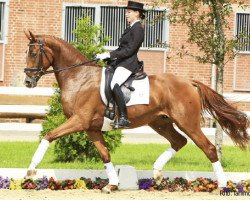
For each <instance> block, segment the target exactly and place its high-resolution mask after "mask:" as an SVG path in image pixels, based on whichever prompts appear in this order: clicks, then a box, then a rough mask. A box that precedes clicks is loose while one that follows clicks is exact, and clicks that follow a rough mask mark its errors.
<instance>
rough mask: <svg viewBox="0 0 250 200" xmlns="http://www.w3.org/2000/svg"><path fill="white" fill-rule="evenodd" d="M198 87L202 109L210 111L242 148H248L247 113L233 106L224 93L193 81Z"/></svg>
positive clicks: (249, 139)
mask: <svg viewBox="0 0 250 200" xmlns="http://www.w3.org/2000/svg"><path fill="white" fill-rule="evenodd" d="M192 84H193V85H194V86H196V87H197V88H198V91H199V94H200V97H201V101H202V109H203V110H205V111H207V112H208V113H210V114H211V115H212V116H213V117H214V118H215V119H216V120H217V121H218V122H219V124H220V125H221V127H222V129H223V130H224V131H225V132H226V134H228V135H229V136H230V138H231V139H232V140H233V142H234V143H235V144H236V145H238V146H239V147H240V148H241V149H246V147H247V146H248V144H249V141H250V137H249V135H248V134H247V128H248V126H249V124H250V123H249V120H248V118H247V115H246V114H245V113H243V112H241V111H239V110H237V109H236V108H234V107H233V106H231V105H230V104H229V103H228V102H226V100H225V99H224V98H223V96H222V95H220V94H218V93H217V92H215V91H214V90H212V89H211V88H209V87H208V86H206V85H204V84H203V83H201V82H199V81H195V80H194V81H192Z"/></svg>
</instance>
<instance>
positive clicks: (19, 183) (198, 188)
mask: <svg viewBox="0 0 250 200" xmlns="http://www.w3.org/2000/svg"><path fill="white" fill-rule="evenodd" d="M107 183H108V180H107V179H101V178H96V180H94V181H92V180H91V179H86V178H80V179H76V180H63V181H57V180H54V178H52V177H51V178H49V179H48V178H47V177H45V176H44V177H43V178H39V179H36V180H33V179H9V178H8V177H7V178H3V177H1V176H0V189H10V190H18V189H34V190H44V189H51V190H69V189H102V188H103V187H104V186H105V185H107ZM138 187H139V189H140V190H148V191H155V190H167V191H169V192H175V191H181V192H184V191H194V192H212V191H213V190H215V189H217V181H213V180H211V179H208V178H197V179H196V180H194V181H188V180H186V179H184V178H179V177H177V178H175V179H174V180H170V179H169V178H165V179H163V180H162V182H161V184H160V185H158V186H157V185H155V183H154V181H153V179H141V180H139V183H138ZM223 191H225V192H250V180H246V181H241V182H240V183H233V182H232V181H228V183H227V187H225V188H224V189H223Z"/></svg>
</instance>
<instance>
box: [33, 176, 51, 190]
mask: <svg viewBox="0 0 250 200" xmlns="http://www.w3.org/2000/svg"><path fill="white" fill-rule="evenodd" d="M48 185H49V180H48V178H47V177H46V176H44V177H43V178H39V179H37V180H36V189H37V190H44V189H47V188H48Z"/></svg>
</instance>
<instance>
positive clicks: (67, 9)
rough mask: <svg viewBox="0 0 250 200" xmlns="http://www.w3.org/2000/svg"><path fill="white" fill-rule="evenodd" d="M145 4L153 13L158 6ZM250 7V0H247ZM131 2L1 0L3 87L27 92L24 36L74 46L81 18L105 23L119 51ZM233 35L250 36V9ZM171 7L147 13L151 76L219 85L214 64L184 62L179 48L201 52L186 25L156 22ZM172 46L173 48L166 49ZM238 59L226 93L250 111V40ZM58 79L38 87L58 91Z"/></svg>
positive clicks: (144, 53)
mask: <svg viewBox="0 0 250 200" xmlns="http://www.w3.org/2000/svg"><path fill="white" fill-rule="evenodd" d="M137 1H140V2H142V3H145V4H146V6H147V8H148V9H149V10H150V8H151V6H153V1H149V0H145V1H141V0H137ZM244 2H245V4H248V5H249V6H250V0H245V1H244ZM126 4H127V1H125V0H0V16H1V25H0V28H1V30H0V31H1V35H0V37H1V38H0V86H6V87H8V86H16V87H23V80H24V77H25V74H24V73H23V69H24V67H25V57H26V50H27V48H28V47H27V44H28V40H27V38H26V36H25V34H24V31H28V30H30V31H32V32H33V33H35V34H48V35H54V36H57V37H60V38H63V39H65V40H67V41H69V42H71V41H74V40H75V39H76V38H74V33H73V29H74V28H75V23H76V21H77V18H78V17H79V16H83V15H84V13H85V14H86V13H88V14H89V15H91V17H92V20H93V23H97V24H102V25H103V26H104V31H105V34H106V35H107V36H110V38H111V40H110V41H109V42H108V44H107V46H106V49H107V50H112V49H114V48H116V47H117V44H118V39H119V36H120V35H121V33H122V31H123V30H124V28H125V27H126V23H125V18H124V13H123V12H124V9H122V7H123V6H125V5H126ZM233 9H234V12H233V14H232V16H231V17H230V19H229V21H230V28H231V29H230V30H229V32H227V33H226V34H228V35H231V36H233V35H234V34H236V33H237V31H238V30H240V28H242V27H243V28H246V31H247V33H248V34H249V35H250V7H247V8H246V9H244V10H243V9H241V8H239V7H237V6H234V7H233ZM168 10H169V8H168V5H160V6H159V7H157V8H156V9H155V10H154V11H150V12H148V14H147V17H148V19H149V20H148V21H147V22H146V24H145V30H146V39H145V42H144V44H143V47H142V48H141V50H140V52H139V58H140V59H141V60H143V61H144V64H145V71H146V72H147V73H148V74H149V75H150V74H157V73H165V72H167V73H174V74H176V75H177V76H181V77H183V78H187V79H196V80H199V81H201V82H203V83H205V84H206V85H210V86H212V85H213V76H214V73H213V70H212V66H211V65H208V64H200V63H198V62H197V61H196V60H195V59H194V58H193V57H191V56H184V57H182V58H181V57H180V56H179V55H178V53H177V52H178V49H180V48H181V47H182V46H183V45H185V47H187V50H189V51H190V52H192V53H193V54H196V53H197V54H198V53H199V51H198V49H197V48H196V47H195V46H194V45H190V44H188V43H187V42H186V40H187V35H188V34H187V33H188V30H187V28H186V27H185V26H184V25H180V24H170V23H169V21H168V20H167V19H165V20H158V21H156V22H155V23H152V21H154V19H155V18H157V16H159V15H161V14H162V13H164V12H165V11H168ZM162 43H163V44H170V46H171V48H166V45H162ZM247 43H248V44H247V45H246V48H245V49H243V50H242V51H241V52H240V53H239V54H238V55H237V56H236V58H235V59H234V60H231V61H229V62H227V64H226V66H225V70H224V93H226V94H228V95H229V96H230V97H237V98H238V97H239V98H238V99H240V101H241V103H240V104H239V107H240V108H241V109H242V110H250V44H249V43H250V42H249V41H247ZM54 82H55V78H54V75H53V74H52V75H46V76H44V77H42V79H41V80H40V81H39V84H38V87H52V84H53V83H54Z"/></svg>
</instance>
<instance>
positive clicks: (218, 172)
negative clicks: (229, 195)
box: [212, 161, 227, 187]
mask: <svg viewBox="0 0 250 200" xmlns="http://www.w3.org/2000/svg"><path fill="white" fill-rule="evenodd" d="M212 166H213V169H214V173H215V176H216V178H217V180H218V187H226V186H227V178H226V175H225V173H224V171H223V168H222V166H221V163H220V161H217V162H214V163H212Z"/></svg>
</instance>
